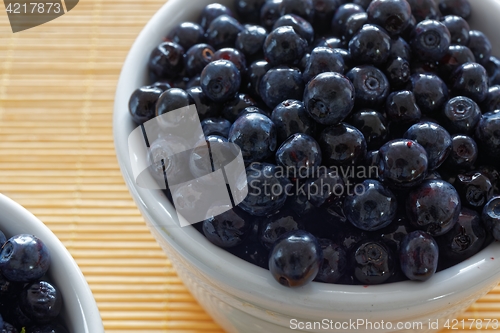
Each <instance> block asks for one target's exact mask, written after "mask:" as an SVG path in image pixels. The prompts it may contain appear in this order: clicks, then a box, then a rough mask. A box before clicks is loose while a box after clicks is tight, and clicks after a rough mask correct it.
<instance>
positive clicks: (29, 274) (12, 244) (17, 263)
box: [0, 234, 50, 282]
mask: <svg viewBox="0 0 500 333" xmlns="http://www.w3.org/2000/svg"><path fill="white" fill-rule="evenodd" d="M49 266H50V253H49V249H48V248H47V246H46V245H45V244H44V243H43V241H42V240H40V239H39V238H38V237H36V236H33V235H29V234H19V235H16V236H13V237H11V238H9V239H8V240H7V242H5V244H4V245H3V247H2V249H1V251H0V271H1V272H2V274H3V276H5V277H6V278H7V279H9V280H10V281H16V282H17V281H19V282H28V281H34V280H37V279H39V278H41V277H42V276H43V275H44V274H45V272H47V270H48V268H49Z"/></svg>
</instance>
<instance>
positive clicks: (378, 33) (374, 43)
mask: <svg viewBox="0 0 500 333" xmlns="http://www.w3.org/2000/svg"><path fill="white" fill-rule="evenodd" d="M390 50H391V37H389V35H388V34H387V33H386V32H385V31H384V30H382V29H381V28H380V27H378V26H376V25H373V24H365V25H364V26H363V27H362V28H361V30H359V31H358V32H357V33H356V34H355V35H354V37H353V38H352V39H351V41H350V42H349V52H350V53H351V56H352V57H353V59H355V61H356V62H358V63H359V64H373V65H375V66H378V65H382V64H383V63H385V62H386V61H387V58H388V57H389V52H390Z"/></svg>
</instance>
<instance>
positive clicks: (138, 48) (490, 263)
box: [113, 0, 500, 318]
mask: <svg viewBox="0 0 500 333" xmlns="http://www.w3.org/2000/svg"><path fill="white" fill-rule="evenodd" d="M483 1H484V0H483ZM491 1H494V0H489V2H491ZM184 2H185V1H184V0H169V1H168V2H167V3H166V4H164V5H163V7H161V9H160V10H159V11H158V12H157V13H156V14H155V15H154V16H153V17H152V18H151V20H150V21H149V22H148V23H147V25H146V26H145V27H144V29H143V30H142V31H141V33H140V35H139V36H138V38H137V39H136V40H135V42H134V44H133V46H132V47H131V49H130V52H129V54H128V56H127V58H126V61H125V63H124V66H123V68H122V72H121V74H120V78H119V81H118V85H117V90H116V95H115V104H114V114H113V135H114V142H115V149H116V153H117V159H118V162H119V165H120V169H121V172H122V175H123V177H124V179H125V182H126V184H127V187H128V188H129V191H130V192H131V194H132V197H133V198H134V200H135V202H136V204H137V206H138V208H139V209H140V211H141V212H142V214H143V216H144V217H145V218H146V221H147V222H148V223H149V226H150V228H154V229H155V231H156V232H157V233H159V234H160V235H161V237H162V238H164V239H165V240H166V241H167V242H168V243H169V244H170V246H172V247H173V248H174V249H175V250H176V251H177V252H179V253H181V254H182V255H183V257H184V259H186V260H188V261H189V262H190V263H191V264H193V265H196V267H197V268H198V269H199V270H200V271H201V272H202V274H204V275H205V276H209V277H210V278H211V279H215V280H217V281H219V282H221V283H224V288H225V290H226V291H228V292H229V293H231V294H232V295H235V296H237V297H240V298H243V299H245V300H249V301H251V302H253V303H255V304H257V305H260V306H263V307H267V308H270V309H271V310H275V311H277V312H286V313H295V314H300V313H302V312H303V310H301V311H300V312H297V311H296V310H297V305H301V306H307V307H308V308H311V309H313V310H314V311H319V312H320V313H321V312H322V311H324V310H325V308H326V309H332V308H335V310H336V311H349V312H353V313H360V312H366V311H370V312H371V311H382V312H385V313H386V314H387V316H389V317H392V318H396V316H400V315H401V314H402V313H408V311H409V304H412V311H413V310H414V309H415V308H416V307H418V308H420V309H422V310H423V311H426V313H433V312H434V311H437V310H438V309H440V308H442V307H443V306H446V305H447V304H448V305H449V304H450V300H451V299H453V300H456V299H460V298H464V297H466V295H471V294H473V293H477V292H479V291H480V289H481V288H484V285H485V284H488V283H489V284H492V283H495V281H498V280H500V265H498V264H495V262H494V261H495V260H494V259H500V242H494V243H493V244H491V245H489V246H488V247H487V248H485V249H483V250H482V251H481V252H479V253H478V254H476V255H475V256H473V257H471V258H469V259H467V260H465V261H464V262H462V263H460V264H458V265H455V266H453V267H451V268H448V269H446V270H444V271H441V272H438V273H437V274H435V275H434V276H433V277H432V278H431V279H429V280H428V281H425V282H414V281H403V282H395V283H389V284H383V285H371V286H369V287H368V288H367V287H366V286H359V285H357V286H351V285H336V284H324V283H319V282H312V283H310V284H308V285H306V286H303V287H300V288H294V289H290V288H286V287H283V286H281V285H279V284H278V283H277V282H276V281H275V280H274V279H273V278H272V276H271V274H270V273H269V271H267V270H265V269H263V268H260V267H258V266H255V265H253V264H251V263H248V262H246V261H244V260H242V259H239V258H237V257H235V256H233V255H232V254H230V253H229V252H226V251H225V250H223V249H220V248H218V247H216V246H215V245H213V244H211V243H210V242H209V241H208V240H206V239H205V238H204V237H203V236H202V235H201V234H200V233H199V232H198V231H196V230H195V229H194V227H186V228H182V229H181V228H179V227H177V226H176V225H174V224H173V220H172V216H173V214H175V211H174V209H173V207H172V205H171V204H170V203H169V202H168V201H167V199H166V197H165V196H164V195H163V193H161V192H160V191H149V190H145V189H142V188H140V187H138V186H137V185H136V184H135V181H134V179H133V177H132V172H131V167H130V162H129V153H128V146H127V138H128V134H129V133H130V131H131V130H132V129H133V128H135V127H136V126H137V125H135V124H133V122H132V120H131V118H130V116H129V112H128V98H129V96H130V94H131V93H132V92H133V91H134V90H135V89H136V88H137V87H138V86H139V85H141V84H146V70H144V71H143V72H139V71H137V70H135V69H134V68H143V69H146V68H147V67H146V66H147V58H148V56H149V52H150V51H149V50H152V49H153V48H154V47H155V46H157V45H158V44H159V43H161V42H162V36H164V35H165V34H166V33H167V31H169V29H171V28H172V27H173V25H174V24H175V23H178V22H180V20H181V19H193V18H194V17H193V13H194V12H195V10H196V9H201V8H203V6H204V5H206V4H208V3H211V2H213V0H200V1H197V2H196V4H193V6H191V7H190V8H185V7H186V6H185V4H184ZM219 2H220V3H222V4H226V5H229V6H230V0H222V1H219ZM471 2H474V3H477V1H474V0H473V1H471ZM484 2H485V3H486V2H488V1H484ZM499 8H500V6H499ZM167 18H169V20H168V21H166V19H167ZM497 261H498V260H497ZM242 281H244V283H242ZM464 286H467V288H464ZM367 297H370V301H367ZM375 303H376V304H377V308H378V309H376V310H374V308H373V304H375ZM339 305H342V306H341V307H340V308H339ZM323 313H324V312H323Z"/></svg>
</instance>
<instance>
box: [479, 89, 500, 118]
mask: <svg viewBox="0 0 500 333" xmlns="http://www.w3.org/2000/svg"><path fill="white" fill-rule="evenodd" d="M481 110H482V111H483V112H485V113H486V112H491V111H495V110H500V85H495V86H491V87H490V88H489V89H488V94H487V95H486V98H485V100H484V102H483V103H482V104H481Z"/></svg>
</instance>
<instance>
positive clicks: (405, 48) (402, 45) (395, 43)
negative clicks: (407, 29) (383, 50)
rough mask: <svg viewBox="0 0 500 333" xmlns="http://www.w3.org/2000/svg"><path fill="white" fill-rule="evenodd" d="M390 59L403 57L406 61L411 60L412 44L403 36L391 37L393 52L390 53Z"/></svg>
mask: <svg viewBox="0 0 500 333" xmlns="http://www.w3.org/2000/svg"><path fill="white" fill-rule="evenodd" d="M389 58H390V59H395V58H403V59H405V60H406V61H410V60H411V48H410V45H408V43H407V42H406V41H405V40H404V39H403V38H401V37H398V38H397V39H394V38H393V39H391V52H390V53H389Z"/></svg>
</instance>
